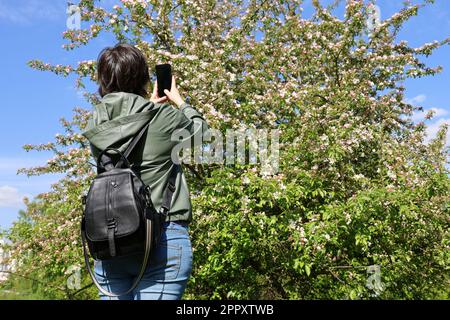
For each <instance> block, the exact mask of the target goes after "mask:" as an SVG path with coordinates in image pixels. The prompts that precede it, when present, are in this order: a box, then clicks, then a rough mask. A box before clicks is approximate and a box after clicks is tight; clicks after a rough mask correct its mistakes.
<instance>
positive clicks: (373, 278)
mask: <svg viewBox="0 0 450 320" xmlns="http://www.w3.org/2000/svg"><path fill="white" fill-rule="evenodd" d="M367 274H369V277H368V278H367V281H366V287H367V288H368V289H370V290H372V291H373V294H372V296H375V297H377V296H379V295H380V294H381V292H383V290H384V287H383V283H382V282H381V267H380V266H379V265H377V264H376V265H372V266H368V267H367Z"/></svg>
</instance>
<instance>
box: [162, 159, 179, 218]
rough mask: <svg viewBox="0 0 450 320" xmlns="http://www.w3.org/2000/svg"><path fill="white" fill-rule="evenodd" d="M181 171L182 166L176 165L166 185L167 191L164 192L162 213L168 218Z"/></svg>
mask: <svg viewBox="0 0 450 320" xmlns="http://www.w3.org/2000/svg"><path fill="white" fill-rule="evenodd" d="M180 169H181V166H180V165H179V164H174V165H173V167H172V170H171V172H170V176H169V181H168V183H167V185H166V189H165V191H164V195H163V201H162V205H161V211H160V212H161V213H162V214H163V215H164V216H167V213H168V212H169V210H170V206H171V203H172V196H173V193H174V192H175V180H176V179H177V173H178V171H179V170H180Z"/></svg>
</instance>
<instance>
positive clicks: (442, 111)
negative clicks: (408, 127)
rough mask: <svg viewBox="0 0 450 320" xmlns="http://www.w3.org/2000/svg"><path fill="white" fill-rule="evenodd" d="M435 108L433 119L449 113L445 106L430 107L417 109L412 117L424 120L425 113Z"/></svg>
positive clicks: (414, 119) (416, 119)
mask: <svg viewBox="0 0 450 320" xmlns="http://www.w3.org/2000/svg"><path fill="white" fill-rule="evenodd" d="M430 110H434V115H433V119H437V118H439V117H443V116H446V115H448V114H449V111H448V110H446V109H443V108H430V109H424V111H416V112H415V113H414V114H413V115H412V116H411V119H412V120H413V121H415V122H416V121H420V120H424V118H425V115H426V114H427V113H428V111H430Z"/></svg>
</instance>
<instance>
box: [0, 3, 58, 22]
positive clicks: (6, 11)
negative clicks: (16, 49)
mask: <svg viewBox="0 0 450 320" xmlns="http://www.w3.org/2000/svg"><path fill="white" fill-rule="evenodd" d="M65 17H66V3H65V2H62V1H38V0H16V1H5V0H0V21H5V22H10V23H14V24H21V25H23V24H29V23H31V22H34V21H36V20H40V21H41V20H51V21H54V20H58V19H65Z"/></svg>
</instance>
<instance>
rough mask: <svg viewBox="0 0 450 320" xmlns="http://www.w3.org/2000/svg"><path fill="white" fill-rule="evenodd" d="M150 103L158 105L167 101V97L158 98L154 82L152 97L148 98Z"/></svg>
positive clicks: (156, 85) (156, 82)
mask: <svg viewBox="0 0 450 320" xmlns="http://www.w3.org/2000/svg"><path fill="white" fill-rule="evenodd" d="M150 101H151V102H153V103H160V102H165V101H167V97H166V96H164V97H162V98H160V97H159V96H158V81H156V80H155V85H154V86H153V93H152V96H151V98H150Z"/></svg>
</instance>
